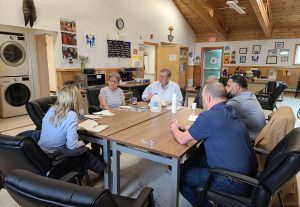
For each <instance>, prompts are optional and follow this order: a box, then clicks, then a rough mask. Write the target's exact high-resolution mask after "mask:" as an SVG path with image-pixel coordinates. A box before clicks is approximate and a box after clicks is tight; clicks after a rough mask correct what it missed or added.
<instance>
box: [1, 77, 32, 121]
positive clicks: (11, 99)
mask: <svg viewBox="0 0 300 207" xmlns="http://www.w3.org/2000/svg"><path fill="white" fill-rule="evenodd" d="M0 86H1V88H0V101H1V102H0V117H2V118H7V117H12V116H19V115H23V114H27V112H26V109H25V104H26V102H28V101H30V100H31V98H32V89H31V83H30V80H29V76H20V77H0Z"/></svg>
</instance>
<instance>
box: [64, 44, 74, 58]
mask: <svg viewBox="0 0 300 207" xmlns="http://www.w3.org/2000/svg"><path fill="white" fill-rule="evenodd" d="M62 54H63V59H78V53H77V48H75V47H64V46H63V47H62Z"/></svg>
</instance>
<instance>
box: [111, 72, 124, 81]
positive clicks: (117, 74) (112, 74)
mask: <svg viewBox="0 0 300 207" xmlns="http://www.w3.org/2000/svg"><path fill="white" fill-rule="evenodd" d="M112 77H115V78H116V79H117V80H118V81H119V80H121V76H120V74H119V73H117V72H113V73H111V74H109V79H108V80H110V79H111V78H112Z"/></svg>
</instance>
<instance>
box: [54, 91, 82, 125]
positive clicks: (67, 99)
mask: <svg viewBox="0 0 300 207" xmlns="http://www.w3.org/2000/svg"><path fill="white" fill-rule="evenodd" d="M81 106H82V97H81V93H80V91H79V89H78V88H77V87H76V86H74V85H66V86H64V87H63V88H62V89H61V90H60V91H59V93H58V97H57V100H56V102H55V104H54V114H53V116H52V117H51V118H50V123H52V124H53V125H54V127H57V126H58V125H60V124H61V122H62V121H63V120H64V119H65V118H66V116H67V114H68V112H69V111H74V112H76V114H79V111H80V109H81Z"/></svg>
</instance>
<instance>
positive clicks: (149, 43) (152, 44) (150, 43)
mask: <svg viewBox="0 0 300 207" xmlns="http://www.w3.org/2000/svg"><path fill="white" fill-rule="evenodd" d="M144 45H150V46H154V47H155V63H154V65H155V70H154V81H156V80H157V78H156V74H157V48H158V46H159V43H156V42H144ZM144 45H143V46H144ZM143 58H144V48H143ZM144 73H145V65H144Z"/></svg>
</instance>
